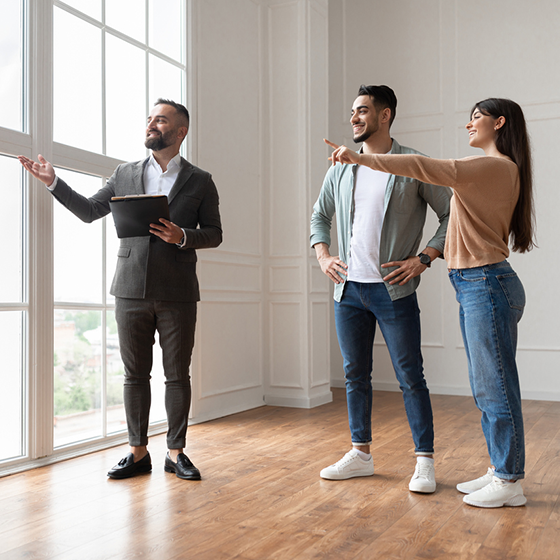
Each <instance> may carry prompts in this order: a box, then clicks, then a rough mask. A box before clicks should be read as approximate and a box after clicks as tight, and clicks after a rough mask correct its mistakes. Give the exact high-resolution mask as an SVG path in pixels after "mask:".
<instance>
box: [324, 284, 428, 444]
mask: <svg viewBox="0 0 560 560" xmlns="http://www.w3.org/2000/svg"><path fill="white" fill-rule="evenodd" d="M334 311H335V321H336V333H337V335H338V342H339V344H340V350H341V352H342V357H343V359H344V375H345V378H346V398H347V403H348V421H349V423H350V433H351V435H352V443H353V444H358V445H359V444H361V445H368V444H370V443H371V439H372V438H371V410H372V403H373V392H372V387H371V372H372V367H373V358H372V354H373V337H374V335H375V327H376V323H379V327H380V329H381V332H382V333H383V337H384V338H385V343H386V344H387V348H388V349H389V354H390V356H391V361H392V362H393V367H394V368H395V373H396V375H397V380H398V381H399V384H400V388H401V391H402V392H403V399H404V405H405V410H406V414H407V417H408V423H409V425H410V430H411V432H412V439H413V440H414V445H415V447H416V453H418V454H421V455H422V454H423V455H430V454H432V453H433V452H434V426H433V417H432V405H431V402H430V394H429V391H428V387H427V385H426V380H425V379H424V374H423V368H422V352H421V350H420V310H419V308H418V301H417V299H416V294H415V293H414V294H412V295H410V296H407V297H405V298H402V299H398V300H396V301H391V298H390V296H389V293H388V292H387V288H385V284H383V283H371V284H363V283H361V282H351V281H348V282H346V287H345V289H344V294H343V296H342V299H341V300H340V302H336V301H335V304H334Z"/></svg>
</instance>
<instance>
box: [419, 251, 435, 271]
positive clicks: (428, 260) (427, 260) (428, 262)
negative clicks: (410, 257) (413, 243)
mask: <svg viewBox="0 0 560 560" xmlns="http://www.w3.org/2000/svg"><path fill="white" fill-rule="evenodd" d="M418 256H419V257H420V262H421V263H422V264H424V265H426V266H427V267H428V268H430V266H432V259H431V258H430V256H429V255H426V253H420V254H419V255H418Z"/></svg>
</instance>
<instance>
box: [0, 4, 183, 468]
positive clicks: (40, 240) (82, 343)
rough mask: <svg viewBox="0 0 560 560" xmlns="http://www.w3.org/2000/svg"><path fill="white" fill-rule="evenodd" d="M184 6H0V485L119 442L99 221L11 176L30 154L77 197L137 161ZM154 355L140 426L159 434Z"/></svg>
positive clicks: (171, 78) (117, 386)
mask: <svg viewBox="0 0 560 560" xmlns="http://www.w3.org/2000/svg"><path fill="white" fill-rule="evenodd" d="M185 27H186V0H67V1H65V2H60V1H58V0H46V1H45V2H34V1H31V0H3V3H2V18H0V72H1V74H2V80H0V174H1V176H2V179H3V185H4V186H5V188H3V190H2V195H3V205H2V207H1V209H0V219H1V220H2V224H3V226H4V228H5V230H4V231H5V232H9V233H6V235H5V241H6V240H8V241H9V242H5V243H4V249H3V250H2V270H3V274H2V282H1V283H0V340H1V341H2V343H1V344H2V362H3V365H2V381H3V382H2V392H1V393H0V423H1V425H3V426H6V427H8V426H9V428H10V429H6V430H3V431H2V435H0V475H1V474H2V473H5V472H11V471H12V470H15V469H17V468H23V467H25V465H26V464H30V463H33V461H34V460H37V459H40V458H43V457H47V458H48V457H49V456H51V455H53V453H54V452H55V451H56V450H59V452H60V451H62V450H64V452H65V453H66V455H65V456H67V455H68V454H72V453H79V452H82V451H83V450H84V449H87V448H88V446H91V445H96V446H100V445H103V444H104V442H106V444H107V445H108V444H110V443H112V442H115V441H117V440H119V439H120V440H123V441H124V440H125V439H126V437H125V434H126V423H125V417H124V410H123V402H122V378H123V365H122V362H121V359H120V354H119V341H118V335H117V328H116V323H115V317H114V298H113V297H112V296H111V295H110V293H109V289H110V284H111V279H112V275H113V272H114V267H115V261H116V252H117V246H118V239H117V238H116V235H115V229H114V226H113V221H112V218H111V216H108V217H106V218H104V219H102V220H98V221H97V222H94V223H93V224H84V223H82V222H81V221H80V220H79V219H78V218H76V217H75V216H74V215H72V214H71V213H69V212H68V211H67V210H66V209H65V208H63V207H62V206H61V205H60V204H58V203H57V202H56V201H55V200H53V197H52V196H51V195H50V194H49V193H48V192H47V190H46V189H45V187H44V186H43V185H42V184H41V183H39V182H37V181H36V180H34V179H33V178H32V177H30V176H28V175H27V174H26V173H24V172H23V169H22V167H21V166H20V164H19V162H18V160H17V159H16V156H17V155H19V154H23V155H26V156H28V157H31V158H33V159H37V154H38V153H41V154H43V155H44V156H45V157H46V158H47V159H49V160H50V161H51V162H52V163H53V165H54V166H55V170H56V173H57V175H58V176H59V177H61V178H62V179H64V180H65V181H66V182H67V183H68V184H70V185H71V186H72V187H73V188H74V189H75V190H76V191H78V192H80V193H81V194H83V195H85V196H90V195H91V194H93V193H95V192H96V191H97V190H98V189H99V188H101V187H102V186H103V184H104V182H105V181H106V180H107V178H108V177H109V176H110V175H111V173H112V172H113V170H114V168H115V167H116V165H118V163H120V162H122V161H131V160H139V159H142V158H144V157H146V155H147V152H146V149H145V148H144V146H143V140H144V134H145V122H146V117H147V115H148V113H149V111H150V109H151V106H152V105H153V102H154V101H155V100H156V99H157V98H158V97H163V98H169V99H174V100H176V101H180V102H183V103H185V102H186V98H185V97H186V95H185V84H186V77H185V76H186V69H185V52H186V49H185ZM157 353H158V347H157V346H156V347H155V356H154V366H155V369H154V372H153V376H154V377H155V378H156V381H155V382H154V384H153V388H154V398H153V407H152V412H151V422H152V423H153V424H154V425H155V426H156V427H157V426H160V427H162V428H163V426H164V420H165V410H164V403H163V396H162V395H161V394H158V393H160V392H162V391H163V382H162V381H161V382H159V381H158V380H157V378H158V377H162V376H163V372H162V371H161V366H160V365H159V364H161V357H160V356H158V355H157Z"/></svg>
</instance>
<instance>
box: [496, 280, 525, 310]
mask: <svg viewBox="0 0 560 560" xmlns="http://www.w3.org/2000/svg"><path fill="white" fill-rule="evenodd" d="M496 280H498V283H499V284H500V286H501V288H502V290H503V292H504V295H505V296H506V299H507V301H508V303H509V306H510V307H511V308H512V309H518V310H519V311H523V309H524V308H525V290H524V288H523V284H522V283H521V280H519V278H518V276H517V274H516V273H515V272H512V273H510V274H500V275H499V276H496Z"/></svg>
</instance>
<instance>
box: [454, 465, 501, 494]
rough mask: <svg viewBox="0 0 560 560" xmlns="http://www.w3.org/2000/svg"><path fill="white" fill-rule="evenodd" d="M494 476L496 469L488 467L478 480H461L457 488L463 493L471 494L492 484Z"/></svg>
mask: <svg viewBox="0 0 560 560" xmlns="http://www.w3.org/2000/svg"><path fill="white" fill-rule="evenodd" d="M493 478H494V469H493V468H491V467H488V472H487V473H486V474H485V475H484V476H481V477H480V478H477V479H476V480H470V481H469V482H461V484H457V490H459V492H462V493H463V494H470V493H471V492H476V491H477V490H480V489H482V488H484V487H485V486H487V485H488V484H490V483H491V482H492V479H493Z"/></svg>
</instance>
